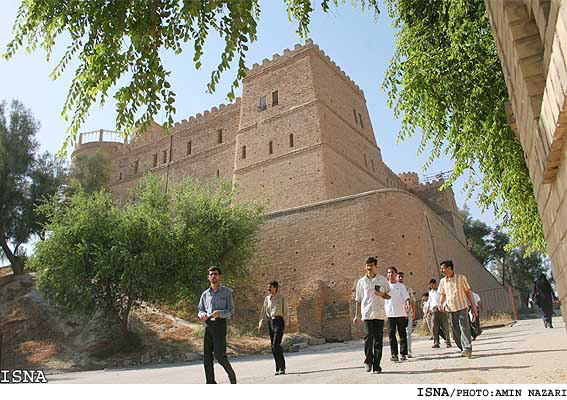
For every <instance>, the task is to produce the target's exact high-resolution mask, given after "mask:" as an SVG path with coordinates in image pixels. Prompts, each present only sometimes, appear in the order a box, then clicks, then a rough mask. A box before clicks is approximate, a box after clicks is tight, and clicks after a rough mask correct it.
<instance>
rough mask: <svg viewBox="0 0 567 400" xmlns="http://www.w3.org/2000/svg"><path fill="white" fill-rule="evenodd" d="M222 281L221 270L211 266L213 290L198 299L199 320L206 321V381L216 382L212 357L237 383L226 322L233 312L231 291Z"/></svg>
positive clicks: (209, 289) (230, 378)
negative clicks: (230, 360) (229, 352)
mask: <svg viewBox="0 0 567 400" xmlns="http://www.w3.org/2000/svg"><path fill="white" fill-rule="evenodd" d="M221 279H222V275H221V270H220V268H219V267H216V266H212V267H210V268H209V270H208V280H209V282H210V283H211V287H210V288H208V289H207V290H205V291H204V292H203V294H202V295H201V299H200V300H199V314H198V315H199V319H201V321H204V322H205V339H204V341H203V353H204V360H203V362H204V366H205V378H206V380H207V383H216V382H215V370H214V366H213V355H214V357H215V358H216V359H217V361H218V363H219V364H220V365H222V367H223V368H224V370H225V371H226V374H227V375H228V379H229V381H230V383H236V374H235V373H234V370H233V369H232V366H231V365H230V363H229V362H228V357H227V356H226V320H227V319H229V318H230V317H231V316H232V314H233V313H234V302H233V300H232V290H230V289H229V288H227V287H226V286H221V284H220V281H221Z"/></svg>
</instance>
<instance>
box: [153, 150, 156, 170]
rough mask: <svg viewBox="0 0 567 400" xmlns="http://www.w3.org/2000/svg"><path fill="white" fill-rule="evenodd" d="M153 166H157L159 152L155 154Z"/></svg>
mask: <svg viewBox="0 0 567 400" xmlns="http://www.w3.org/2000/svg"><path fill="white" fill-rule="evenodd" d="M153 166H154V167H157V153H155V154H154V162H153Z"/></svg>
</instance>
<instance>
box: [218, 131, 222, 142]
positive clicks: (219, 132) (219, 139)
mask: <svg viewBox="0 0 567 400" xmlns="http://www.w3.org/2000/svg"><path fill="white" fill-rule="evenodd" d="M217 137H218V142H219V144H221V143H222V129H219V130H218V131H217Z"/></svg>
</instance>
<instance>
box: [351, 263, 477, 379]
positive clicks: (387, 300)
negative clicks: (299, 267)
mask: <svg viewBox="0 0 567 400" xmlns="http://www.w3.org/2000/svg"><path fill="white" fill-rule="evenodd" d="M440 265H441V272H442V273H443V274H444V275H445V276H444V278H443V279H441V282H440V284H439V289H437V281H436V280H435V279H432V280H431V281H430V290H429V293H428V295H427V296H425V297H427V302H426V304H424V312H425V316H426V319H429V320H430V321H431V325H432V333H433V340H434V344H433V347H434V348H439V347H440V346H439V336H440V334H441V330H442V331H443V333H444V335H445V340H446V346H447V347H451V340H450V332H449V320H448V317H450V318H451V322H452V331H453V338H454V341H455V344H456V345H457V347H458V348H459V349H460V350H461V352H462V353H461V354H462V356H463V357H467V358H470V357H471V355H472V338H471V324H470V320H469V312H470V314H471V317H470V318H471V320H472V321H476V320H477V319H478V310H477V306H476V302H475V300H474V297H473V294H472V290H471V288H470V285H469V283H468V281H467V278H466V276H465V275H462V274H457V273H455V272H454V264H453V261H451V260H446V261H443V262H442V263H441V264H440ZM377 268H378V262H377V260H376V258H374V257H369V258H368V259H367V260H366V263H365V269H366V275H365V276H363V277H362V278H360V280H359V281H358V282H357V284H356V288H355V301H356V315H355V317H354V320H353V322H354V323H355V324H356V323H357V322H358V321H359V320H362V322H363V323H364V333H365V338H364V353H365V360H364V363H365V364H366V371H367V372H372V373H375V374H379V373H381V372H382V367H381V366H380V362H381V360H382V343H383V330H384V323H385V320H386V318H387V320H388V326H389V328H388V334H389V340H390V353H391V361H395V362H398V361H400V362H402V361H405V360H406V359H407V358H410V357H411V344H410V343H411V330H412V326H413V321H414V320H415V318H416V312H415V298H413V293H414V292H413V290H412V289H411V288H408V287H407V286H406V285H405V284H404V283H403V278H404V274H403V272H399V271H398V270H397V268H396V267H394V266H391V267H388V269H387V277H388V278H387V279H386V278H384V277H383V276H381V275H378V273H377ZM396 332H397V336H398V337H399V348H398V338H397V337H396Z"/></svg>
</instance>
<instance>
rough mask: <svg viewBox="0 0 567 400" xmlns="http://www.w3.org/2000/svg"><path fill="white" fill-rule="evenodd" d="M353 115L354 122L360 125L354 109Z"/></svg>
mask: <svg viewBox="0 0 567 400" xmlns="http://www.w3.org/2000/svg"><path fill="white" fill-rule="evenodd" d="M352 113H353V114H354V122H355V123H356V124H357V125H358V117H357V116H356V110H355V109H353V110H352Z"/></svg>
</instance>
